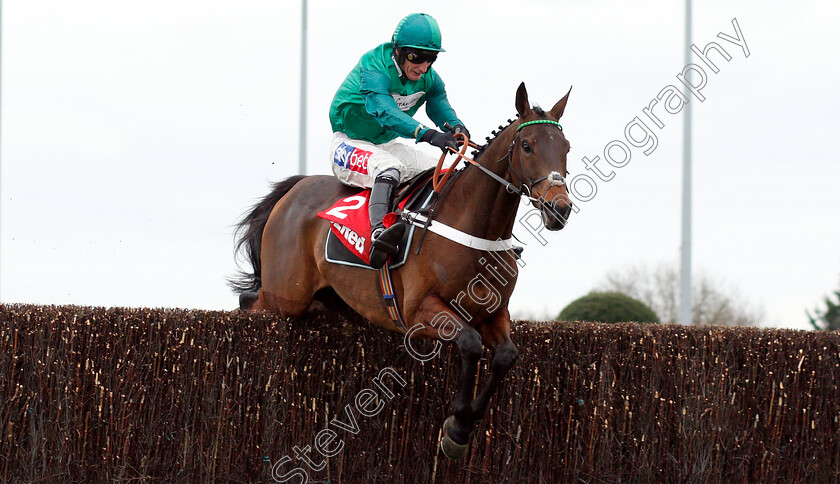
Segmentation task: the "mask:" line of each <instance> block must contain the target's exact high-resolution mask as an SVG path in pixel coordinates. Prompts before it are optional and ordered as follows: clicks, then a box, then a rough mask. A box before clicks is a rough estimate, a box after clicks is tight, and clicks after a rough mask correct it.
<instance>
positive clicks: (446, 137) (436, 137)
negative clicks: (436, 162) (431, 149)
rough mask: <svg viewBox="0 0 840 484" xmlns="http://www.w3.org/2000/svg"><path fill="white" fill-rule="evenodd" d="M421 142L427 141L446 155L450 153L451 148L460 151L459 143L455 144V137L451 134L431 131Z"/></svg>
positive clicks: (424, 135) (425, 134) (426, 133)
mask: <svg viewBox="0 0 840 484" xmlns="http://www.w3.org/2000/svg"><path fill="white" fill-rule="evenodd" d="M420 141H425V142H426V143H429V144H430V145H432V146H437V147H438V148H440V149H441V151H443V152H444V153H447V152H449V148H452V149H453V150H455V151H458V143H456V142H455V137H454V136H452V134H450V133H441V132H440V131H437V130H434V129H429V130H427V131H426V132H425V133H423V137H422V138H420Z"/></svg>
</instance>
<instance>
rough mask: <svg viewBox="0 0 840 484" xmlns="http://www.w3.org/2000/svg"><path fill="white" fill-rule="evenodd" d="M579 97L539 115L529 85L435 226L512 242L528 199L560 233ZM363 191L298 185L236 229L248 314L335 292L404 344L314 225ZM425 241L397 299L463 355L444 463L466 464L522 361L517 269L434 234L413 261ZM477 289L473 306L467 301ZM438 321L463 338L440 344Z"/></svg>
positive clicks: (365, 276) (278, 190)
mask: <svg viewBox="0 0 840 484" xmlns="http://www.w3.org/2000/svg"><path fill="white" fill-rule="evenodd" d="M570 93H571V89H570V90H569V93H567V94H566V95H565V96H564V97H563V98H562V99H560V101H558V102H557V104H555V105H554V107H553V108H551V110H550V111H548V112H546V111H544V110H542V109H541V108H539V107H534V108H532V107H531V105H530V103H529V101H528V93H527V91H526V89H525V84H524V83H522V84H520V86H519V88H518V90H517V92H516V100H515V106H516V111H517V113H518V117H517V118H516V119H515V120H509V121H510V124H508V125H507V126H506V127H504V128H502V127H501V126H500V130H501V131H500V132H498V133H496V132H494V134H495V137H494V138H493V139H490V138H488V143H487V144H486V145H485V146H482V147H480V148H479V150H478V152H477V156H475V160H474V162H475V166H468V167H467V168H465V169H462V170H459V171H458V172H457V173H456V174H455V175H453V176H451V177H450V179H449V180H448V181H447V186H446V187H445V188H444V190H443V191H442V195H441V197H440V200H439V203H438V205H437V208H436V210H435V214H434V221H433V222H432V224H433V225H434V223H435V222H440V223H442V224H446V225H448V226H450V227H453V228H455V229H457V230H460V231H462V232H465V233H467V234H470V235H471V236H473V237H475V238H481V239H485V241H487V242H489V241H499V240H509V239H510V238H511V236H512V231H513V226H514V222H515V221H516V212H517V209H518V207H519V202H520V196H523V195H524V196H526V197H528V198H529V199H530V200H531V202H532V203H533V204H534V205H535V206H536V208H538V209H539V210H540V213H541V216H542V217H541V218H542V222H543V224H544V225H545V227H546V228H547V229H549V230H560V229H562V228H563V226H564V225H565V223H566V220H567V219H568V216H569V214H570V212H571V202H570V201H569V198H568V192H567V187H566V185H565V176H566V174H567V171H566V156H567V154H568V152H569V148H570V145H569V142H568V141H567V140H566V137H565V136H564V134H563V130H562V127H560V124H559V123H558V120H559V119H560V117H561V116H562V115H563V111H564V109H565V108H566V102H567V101H568V98H569V94H570ZM462 149H463V148H462ZM462 153H463V151H462ZM358 191H359V189H358V188H353V187H348V186H345V185H343V184H341V183H340V182H339V181H338V180H337V179H336V178H335V177H332V176H294V177H291V178H289V179H287V180H284V181H282V182H279V183H277V184H275V185H274V187H273V191H272V192H271V193H270V194H269V195H267V196H266V197H265V198H263V199H262V200H261V201H260V202H259V203H257V204H256V205H255V206H254V207H253V208H252V210H251V211H250V212H249V213H248V214H247V215H246V216H245V217H244V218H243V220H242V221H241V222H240V223H239V224H238V232H239V233H240V237H239V240H238V242H237V250H244V252H245V253H246V257H247V259H248V261H249V262H250V264H251V266H252V271H251V272H245V273H242V274H241V277H240V278H239V279H238V280H232V281H231V285H232V286H233V287H234V289H235V290H238V291H240V292H241V295H240V302H241V307H242V309H252V310H264V311H269V312H273V313H278V314H280V315H283V316H299V315H303V314H305V313H306V312H308V311H309V310H310V307H312V306H313V303H315V300H316V299H317V298H318V295H316V293H319V294H323V293H324V290H325V289H326V290H329V289H331V290H332V291H334V294H333V296H335V295H337V296H338V297H339V298H340V299H341V300H343V302H345V303H346V305H349V307H350V308H352V309H353V310H354V311H355V312H357V313H358V314H360V315H361V316H362V317H364V318H366V319H368V320H370V321H371V322H372V323H374V324H377V325H379V326H382V327H384V328H386V329H389V330H393V331H399V332H403V333H404V332H405V330H404V329H401V328H400V327H398V326H397V324H396V323H395V321H394V320H392V318H391V316H390V315H389V313H388V311H387V307H386V303H385V302H384V299H383V297H382V295H381V293H379V292H378V287H379V286H378V279H377V278H378V272H377V271H374V270H369V269H365V268H359V267H351V266H345V265H337V264H332V263H329V262H327V261H326V258H325V254H324V244H325V239H326V237H327V234H328V232H329V231H330V223H329V222H328V221H327V220H324V219H321V218H318V217H317V216H316V214H317V213H319V212H321V211H323V210H326V209H328V208H330V207H331V206H332V204H333V203H334V202H336V201H337V200H339V199H342V198H344V197H348V196H351V195H354V194H356V193H358ZM418 238H419V237H415V238H414V239H415V240H414V242H413V243H412V247H411V255H410V256H409V257H408V259H407V260H406V262H405V264H404V265H403V266H402V267H400V268H398V269H395V270H393V287H394V291H395V293H396V294H397V295H398V301H399V310H400V311H401V312H402V315H403V319H404V321H405V323H406V326H407V327H409V328H411V330H410V333H411V337H415V336H417V337H424V338H431V339H433V340H455V341H456V343H457V345H458V349H459V352H460V356H461V363H462V367H461V372H460V381H459V388H458V390H457V392H456V394H455V396H454V397H453V399H452V400H451V403H450V406H449V412H450V415H449V417H448V418H447V419H446V421H445V422H444V426H443V432H442V437H441V441H440V447H441V450H442V451H443V453H444V454H445V455H446V456H447V457H449V458H453V459H454V458H461V457H463V456H464V455H466V452H467V450H468V446H469V442H470V439H471V436H472V434H473V431H474V429H475V426H476V423H477V422H478V421H479V420H481V419H482V418H483V417H484V415H485V413H486V411H487V408H488V404H489V400H490V397H491V396H492V395H493V394H494V393H495V392H496V391H497V389H498V388H499V385H500V383H501V381H502V380H503V378H504V377H505V375H506V374H507V373H508V370H510V368H511V367H512V366H513V364H514V363H515V361H516V360H517V358H518V350H517V348H516V346H515V345H514V343H513V342H512V341H511V338H510V326H511V318H510V312H509V311H508V308H507V306H508V301H509V299H510V296H511V294H512V292H513V288H514V286H515V284H516V277H517V275H518V266H517V263H516V261H515V254H514V251H513V250H501V251H497V252H495V253H494V254H489V253H488V252H485V251H483V250H477V249H474V248H471V247H466V246H464V245H459V244H458V243H456V242H453V241H452V240H449V239H447V238H444V237H443V236H439V235H437V234H435V233H432V232H431V231H430V232H429V233H428V234H427V236H426V237H425V240H424V241H423V245H422V248H421V249H422V250H421V251H420V252H419V254H415V249H416V248H417V245H418V240H417V239H418ZM488 260H489V261H495V263H496V265H494V263H493V262H490V263H489V264H490V265H491V266H493V267H494V271H495V272H493V271H491V272H492V274H493V275H494V276H495V279H496V282H495V284H492V283H491V281H492V279H493V278H489V277H488V278H485V279H484V280H483V282H484V284H476V283H475V277H476V274H478V273H479V272H481V271H482V269H483V268H484V267H485V266H487V265H488ZM500 266H502V269H500ZM503 270H504V271H507V273H504V271H503ZM501 276H504V279H502V277H501ZM501 282H504V284H501ZM468 286H471V287H470V291H469V297H464V294H465V292H464V290H465V289H466V288H468ZM249 294H251V295H253V297H251V298H248V297H247V296H248V295H249ZM243 296H244V297H243ZM491 299H492V302H493V303H492V304H489V303H488V301H489V300H491ZM455 305H457V306H458V308H457V310H456V309H455V308H454V306H455ZM441 315H446V316H447V318H448V321H450V323H453V324H454V326H455V327H456V328H457V333H454V334H447V335H442V334H441V330H440V324H439V322H440V316H441ZM485 346H486V347H489V348H490V349H491V351H492V352H493V356H492V360H491V364H490V370H491V371H490V376H489V378H488V380H487V382H486V384H485V386H484V388H482V389H481V391H480V392H478V395H477V396H476V397H475V398H473V395H475V391H476V379H477V372H478V363H479V360H480V358H481V356H482V354H483V351H484V347H485Z"/></svg>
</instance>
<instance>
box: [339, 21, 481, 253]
mask: <svg viewBox="0 0 840 484" xmlns="http://www.w3.org/2000/svg"><path fill="white" fill-rule="evenodd" d="M438 52H444V49H443V48H441V42H440V28H439V27H438V23H437V21H436V20H435V19H434V18H432V17H431V16H430V15H427V14H424V13H414V14H411V15H409V16H407V17H405V18H404V19H402V20H401V21H400V23H399V24H398V25H397V28H396V30H395V31H394V35H393V36H392V38H391V42H387V43H384V44H381V45H379V46H378V47H376V48H374V49H373V50H371V51H369V52H367V53H366V54H364V55H363V56H362V58H361V59H360V60H359V63H358V64H356V66H355V67H354V68H353V70H352V71H350V74H348V75H347V78H346V79H344V82H343V83H342V84H341V86H340V87H339V88H338V92H336V94H335V97H334V98H333V101H332V105H331V106H330V123H331V124H332V129H333V141H332V144H331V146H330V156H331V158H332V160H333V163H332V171H333V173H334V174H335V176H336V177H338V179H339V180H340V181H341V182H342V183H344V184H346V185H351V186H357V187H362V188H370V189H371V193H370V201H369V212H370V223H371V242H372V243H371V249H370V265H371V267H373V268H375V269H379V268H381V267H382V266H383V265H384V264H385V262H386V261H387V260H388V258H389V257H390V256H391V255H392V254H395V253H396V252H397V244H398V243H399V242H400V240H401V239H402V236H403V234H404V233H405V225H404V224H403V223H395V224H394V225H392V226H391V227H389V228H388V229H385V226H384V224H383V221H382V219H383V218H384V217H385V215H387V214H388V212H389V211H390V209H391V203H392V201H393V193H394V188H395V187H396V186H397V185H399V184H400V183H402V182H406V181H408V180H410V179H412V178H414V177H415V176H416V175H418V174H419V173H420V172H422V171H424V170H427V169H429V168H432V167H434V166H435V165H436V164H437V160H436V159H434V158H433V157H431V156H429V155H427V154H425V153H423V152H422V151H420V150H419V149H417V148H415V147H414V146H410V145H408V144H404V143H401V142H398V141H397V140H396V138H398V137H402V138H410V139H413V140H414V141H415V143H419V142H421V141H423V142H426V143H429V144H431V145H433V146H436V147H438V148H440V149H441V150H443V151H444V152H446V151H447V149H448V148H457V144H456V142H455V137H454V136H453V135H452V133H449V132H446V131H443V132H441V131H438V130H436V129H433V128H429V127H427V126H424V125H422V124H420V123H419V122H418V121H416V120H415V119H414V118H413V117H412V116H414V113H416V112H417V110H418V109H419V108H420V106H422V105H423V103H426V114H427V115H428V116H429V119H431V120H432V121H433V122H434V123H435V124H436V125H437V126H438V127H443V125H444V124H446V123H449V125H450V126H454V127H455V128H454V132H455V133H464V134H466V135H467V137H469V131H467V129H466V128H465V127H464V123H463V122H461V120H460V119H458V117H457V116H456V115H455V110H454V109H452V106H450V105H449V101H448V100H447V98H446V89H445V87H444V84H443V80H441V78H440V76H439V75H438V74H437V72H436V71H435V70H434V69H432V63H433V62H434V61H435V59H436V58H437V55H438Z"/></svg>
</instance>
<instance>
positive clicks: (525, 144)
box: [522, 141, 531, 153]
mask: <svg viewBox="0 0 840 484" xmlns="http://www.w3.org/2000/svg"><path fill="white" fill-rule="evenodd" d="M522 151H524V152H525V153H530V152H531V145H530V144H529V143H528V142H527V141H523V142H522Z"/></svg>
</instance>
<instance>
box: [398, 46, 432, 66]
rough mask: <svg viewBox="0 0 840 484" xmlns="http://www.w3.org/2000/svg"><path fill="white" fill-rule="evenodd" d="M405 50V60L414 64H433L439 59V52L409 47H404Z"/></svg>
mask: <svg viewBox="0 0 840 484" xmlns="http://www.w3.org/2000/svg"><path fill="white" fill-rule="evenodd" d="M403 49H405V58H406V59H407V60H408V62H411V63H412V64H422V63H424V62H428V63H429V64H431V63H433V62H434V61H435V60H436V59H437V55H438V53H437V52H435V51H432V50H419V49H412V48H408V47H403Z"/></svg>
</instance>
